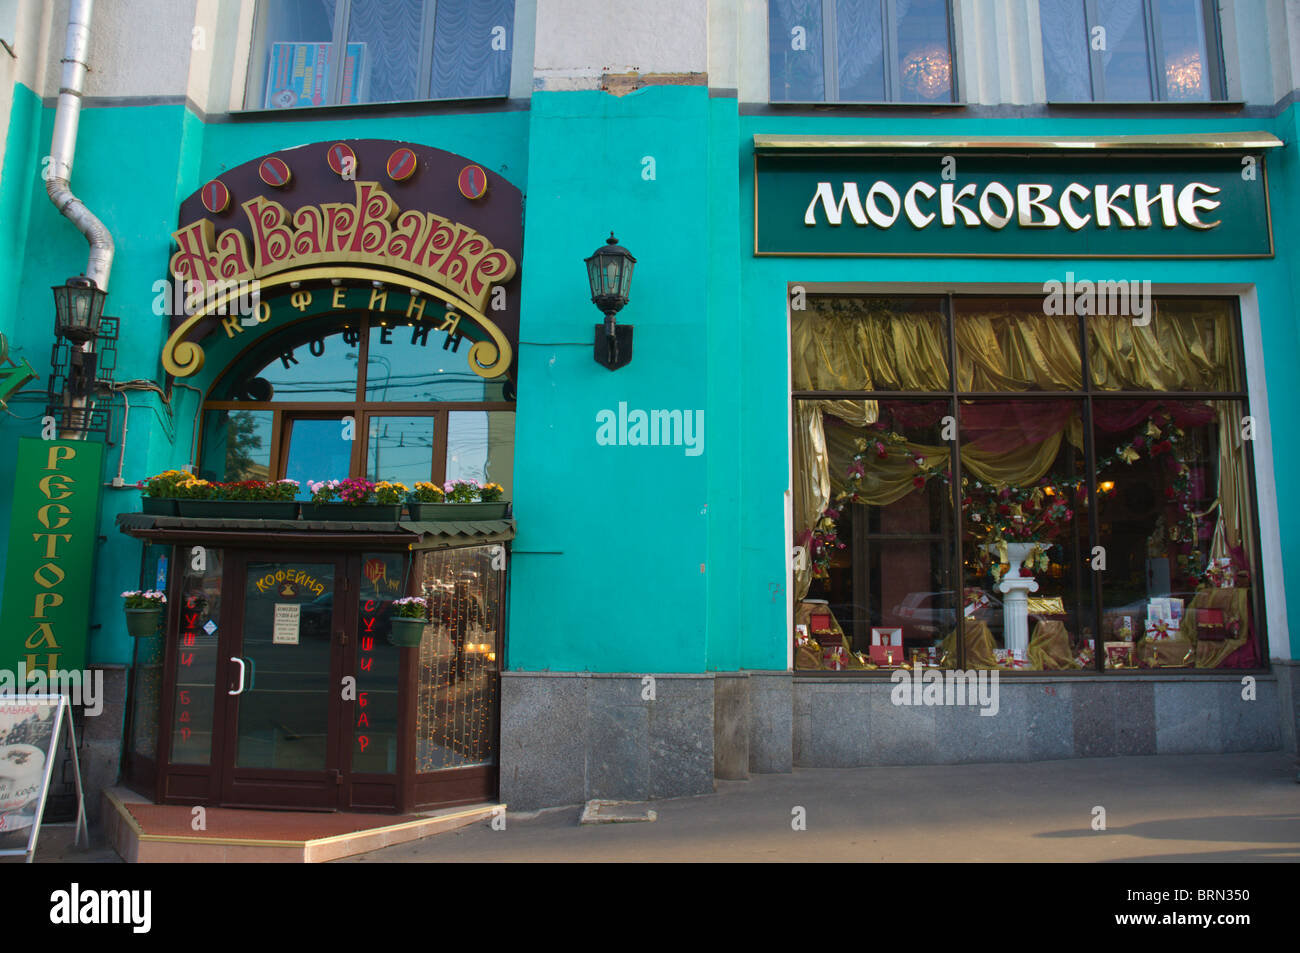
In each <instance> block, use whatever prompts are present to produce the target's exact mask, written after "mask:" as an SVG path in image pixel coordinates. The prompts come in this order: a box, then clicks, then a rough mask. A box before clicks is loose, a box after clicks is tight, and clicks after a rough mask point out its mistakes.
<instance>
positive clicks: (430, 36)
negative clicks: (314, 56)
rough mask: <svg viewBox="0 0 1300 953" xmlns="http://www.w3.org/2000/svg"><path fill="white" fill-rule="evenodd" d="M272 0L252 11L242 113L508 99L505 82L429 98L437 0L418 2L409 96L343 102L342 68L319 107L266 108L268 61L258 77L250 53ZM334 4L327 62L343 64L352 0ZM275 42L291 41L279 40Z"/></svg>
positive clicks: (515, 7)
mask: <svg viewBox="0 0 1300 953" xmlns="http://www.w3.org/2000/svg"><path fill="white" fill-rule="evenodd" d="M272 2H275V0H257V5H256V8H255V9H254V11H253V25H252V32H251V34H250V36H249V47H250V55H249V57H248V69H247V72H246V75H245V77H244V97H243V104H244V108H243V109H242V110H239V111H240V112H245V113H277V114H279V113H286V112H287V113H294V112H298V111H302V110H309V109H354V108H357V107H364V106H371V107H382V106H393V105H399V104H402V103H458V102H500V101H503V100H506V99H509V98H510V86H509V83H507V86H506V91H505V92H504V93H497V94H492V95H489V96H452V97H437V98H435V97H433V96H432V95H430V94H431V92H432V89H433V43H434V37H435V27H436V25H437V20H438V0H420V3H421V21H420V60H419V66H418V73H417V74H416V81H417V87H418V88H417V89H416V92H415V95H414V97H413V98H411V99H385V100H371V101H368V102H356V103H345V102H342V98H343V81H344V75H345V71H344V70H342V69H336V70H334V78H333V81H332V82H331V84H330V98H329V101H328V102H324V103H321V104H320V105H319V106H315V105H313V106H297V107H294V108H293V109H276V108H274V107H268V106H266V105H265V102H266V85H267V76H266V74H267V71H268V70H269V68H270V64H269V62H268V61H266V60H265V59H263V62H262V63H261V66H260V73H261V76H260V78H258V76H257V75H256V74H255V72H254V71H255V70H257V69H259V67H258V66H257V64H256V63H255V57H254V56H253V53H255V52H256V51H257V49H258V48H259V46H261V45H263V41H264V40H265V41H266V45H268V47H269V42H270V41H269V40H267V38H266V37H265V36H264V34H263V31H264V30H265V19H266V18H265V16H264V15H263V12H264V11H265V10H267V9H268V8H269V4H270V3H272ZM336 2H337V6H336V7H335V10H334V24H333V31H332V35H331V37H330V60H331V62H338V63H343V62H345V60H346V56H347V45H348V27H349V26H350V25H351V19H352V4H353V0H336ZM513 3H514V5H513V7H512V10H511V18H510V49H509V50H508V51H507V52H508V53H509V56H510V64H511V73H512V75H513V70H514V57H515V36H516V30H515V17H516V16H517V14H518V8H519V0H513ZM278 42H294V41H289V40H283V41H278ZM254 90H259V91H260V99H261V102H260V103H259V104H257V105H251V104H250V103H249V96H250V95H251V94H252V92H253V91H254Z"/></svg>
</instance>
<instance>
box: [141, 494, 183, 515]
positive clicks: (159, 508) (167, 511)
mask: <svg viewBox="0 0 1300 953" xmlns="http://www.w3.org/2000/svg"><path fill="white" fill-rule="evenodd" d="M140 511H141V512H142V513H147V514H149V515H150V516H175V515H176V500H173V499H169V498H165V497H164V498H160V497H156V496H144V497H141V498H140Z"/></svg>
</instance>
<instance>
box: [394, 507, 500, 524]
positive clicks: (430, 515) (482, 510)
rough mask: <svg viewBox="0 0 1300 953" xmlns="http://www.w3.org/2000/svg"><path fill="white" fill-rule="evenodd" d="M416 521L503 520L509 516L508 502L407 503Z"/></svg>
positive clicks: (412, 517)
mask: <svg viewBox="0 0 1300 953" xmlns="http://www.w3.org/2000/svg"><path fill="white" fill-rule="evenodd" d="M407 506H408V507H409V508H410V511H411V519H413V520H415V521H416V522H428V523H445V522H449V521H451V520H504V519H509V518H510V504H509V503H408V504H407Z"/></svg>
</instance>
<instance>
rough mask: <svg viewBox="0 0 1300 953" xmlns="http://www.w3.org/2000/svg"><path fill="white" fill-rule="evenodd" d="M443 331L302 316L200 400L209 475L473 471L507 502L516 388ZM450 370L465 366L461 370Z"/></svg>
mask: <svg viewBox="0 0 1300 953" xmlns="http://www.w3.org/2000/svg"><path fill="white" fill-rule="evenodd" d="M460 346H461V344H460V343H458V341H457V340H456V339H454V338H449V337H448V336H447V334H446V332H443V331H436V330H433V329H432V328H431V327H429V326H427V325H423V324H417V323H412V322H398V323H396V324H392V323H390V322H389V321H388V320H386V319H384V318H377V317H375V316H373V315H370V316H361V315H355V314H347V315H344V314H339V315H334V316H331V317H330V318H317V319H316V320H312V321H304V322H300V323H298V324H296V325H293V326H291V327H289V328H286V329H285V330H283V331H281V332H280V333H278V334H276V335H273V336H270V337H268V338H266V339H264V340H262V341H260V342H259V343H258V344H256V345H254V346H253V347H251V348H249V349H248V350H247V351H246V352H245V353H244V354H242V355H241V356H240V358H239V359H238V360H237V361H235V362H234V363H233V364H232V365H231V367H230V368H229V369H227V371H226V372H225V373H224V374H223V375H222V377H221V378H220V380H218V381H217V382H216V383H215V384H214V385H213V387H212V390H211V391H210V392H209V394H208V397H207V400H206V402H205V403H204V405H203V409H204V420H203V433H202V440H201V444H200V452H199V475H200V476H202V477H203V478H204V479H205V480H220V481H238V480H278V479H284V478H287V479H291V480H297V481H298V483H299V497H300V498H301V499H306V498H307V497H308V496H309V495H310V494H309V492H308V490H307V483H308V481H315V480H342V479H345V478H347V477H364V478H366V479H368V480H396V481H398V482H400V483H404V484H406V485H407V486H413V485H414V484H415V483H416V482H422V481H425V480H429V481H432V482H434V483H438V484H441V483H443V482H445V481H447V480H456V479H474V480H478V481H479V482H480V483H499V484H501V486H502V487H504V488H505V490H506V494H507V496H506V498H507V499H508V498H509V493H510V486H511V474H512V472H513V470H514V433H515V415H514V407H515V405H514V391H513V386H512V385H511V383H510V381H509V379H508V378H505V377H501V378H497V379H495V380H484V379H483V378H481V377H479V376H478V375H476V374H474V373H473V371H470V370H468V369H465V368H464V364H463V362H462V361H461V360H459V359H457V358H456V357H455V350H456V349H459V348H460ZM457 368H460V369H459V370H457Z"/></svg>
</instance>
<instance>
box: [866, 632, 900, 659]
mask: <svg viewBox="0 0 1300 953" xmlns="http://www.w3.org/2000/svg"><path fill="white" fill-rule="evenodd" d="M870 653H871V661H872V663H873V664H875V665H884V666H887V667H888V666H896V665H902V664H903V663H904V662H905V661H907V652H906V651H905V650H904V649H903V630H902V629H901V628H873V629H872V630H871V647H870Z"/></svg>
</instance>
